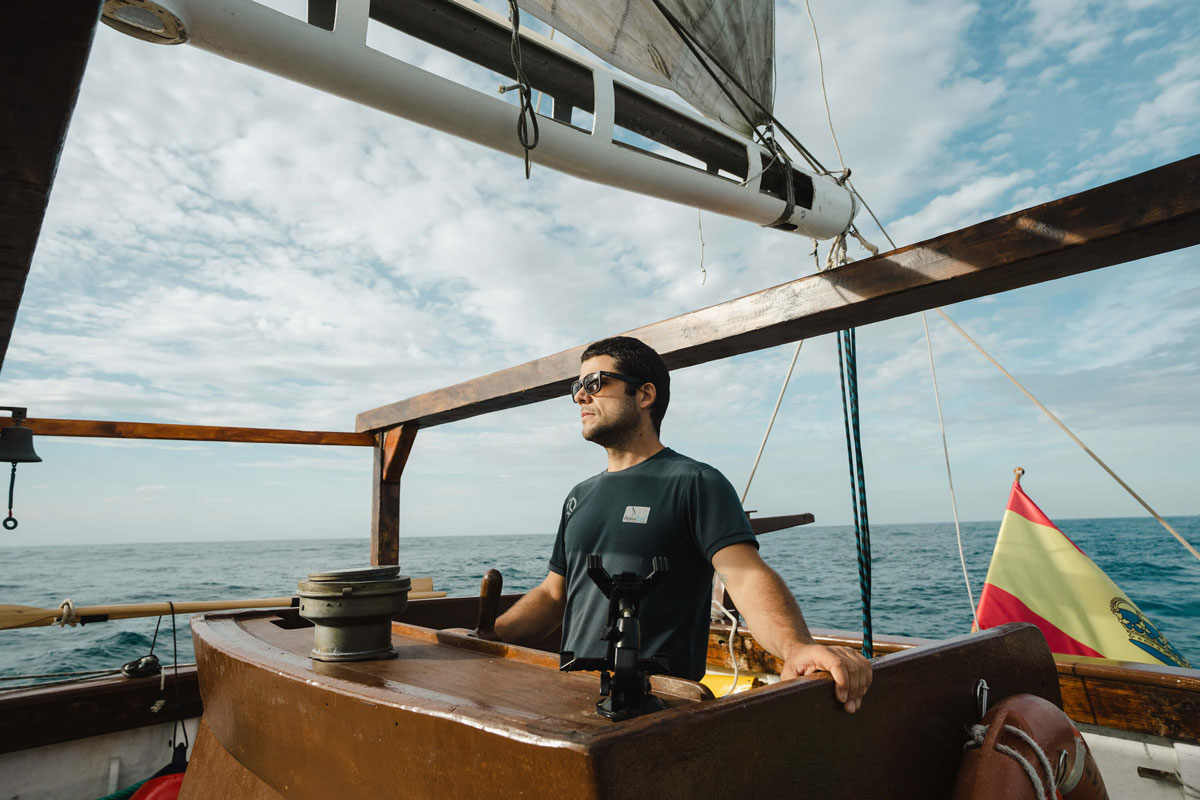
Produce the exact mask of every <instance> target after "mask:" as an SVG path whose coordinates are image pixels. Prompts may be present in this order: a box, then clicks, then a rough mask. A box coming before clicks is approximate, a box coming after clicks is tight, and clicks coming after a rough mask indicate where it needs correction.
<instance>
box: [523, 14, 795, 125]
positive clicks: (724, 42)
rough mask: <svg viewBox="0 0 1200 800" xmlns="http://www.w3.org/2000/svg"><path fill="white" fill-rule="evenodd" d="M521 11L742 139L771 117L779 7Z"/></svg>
mask: <svg viewBox="0 0 1200 800" xmlns="http://www.w3.org/2000/svg"><path fill="white" fill-rule="evenodd" d="M518 5H519V6H520V7H521V8H522V9H524V10H526V11H528V12H529V13H530V14H533V15H534V16H536V17H537V18H539V19H541V20H542V21H543V22H545V23H546V24H547V25H550V26H551V27H553V28H555V29H557V30H559V31H561V32H562V33H564V34H566V35H567V36H570V37H571V38H572V39H574V40H575V41H577V42H579V43H580V44H582V45H583V46H585V47H587V48H588V49H589V50H591V51H592V52H593V53H595V54H596V55H597V56H599V57H600V58H603V59H604V60H605V61H607V62H608V63H610V64H612V65H613V66H615V67H617V68H618V69H621V70H624V71H625V72H627V73H629V74H630V75H633V76H635V77H637V78H641V79H642V80H644V81H647V82H648V83H653V84H655V85H658V86H663V87H665V88H668V89H672V90H674V91H675V92H676V93H677V94H678V95H679V96H680V97H682V98H683V99H684V100H687V101H688V102H689V103H691V104H692V105H693V106H695V107H696V108H698V109H699V110H700V111H702V112H703V113H704V114H706V115H708V116H709V117H712V118H714V119H719V120H721V121H722V122H724V123H725V124H726V125H729V126H730V127H732V128H735V129H737V130H739V131H741V132H742V133H744V134H749V133H750V130H751V128H752V127H753V126H756V125H760V124H763V123H765V122H767V120H768V118H769V116H770V114H771V113H772V109H773V105H774V102H773V96H774V57H775V4H774V3H771V2H764V0H518ZM685 35H686V36H687V37H688V38H690V40H691V46H689V43H688V42H687V41H685V38H684V36H685Z"/></svg>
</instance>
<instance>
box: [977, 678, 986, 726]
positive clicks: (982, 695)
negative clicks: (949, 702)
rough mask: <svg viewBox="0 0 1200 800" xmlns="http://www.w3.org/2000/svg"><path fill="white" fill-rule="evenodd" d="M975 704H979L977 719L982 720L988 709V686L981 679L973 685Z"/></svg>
mask: <svg viewBox="0 0 1200 800" xmlns="http://www.w3.org/2000/svg"><path fill="white" fill-rule="evenodd" d="M975 702H976V703H978V704H979V718H980V719H983V715H984V714H986V713H987V709H988V685H987V681H985V680H984V679H983V678H980V679H979V683H977V684H975Z"/></svg>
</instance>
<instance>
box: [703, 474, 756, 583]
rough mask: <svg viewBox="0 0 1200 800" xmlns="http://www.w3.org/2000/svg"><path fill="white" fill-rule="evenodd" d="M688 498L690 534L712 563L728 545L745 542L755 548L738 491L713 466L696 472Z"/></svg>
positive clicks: (752, 533) (752, 534)
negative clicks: (715, 556)
mask: <svg viewBox="0 0 1200 800" xmlns="http://www.w3.org/2000/svg"><path fill="white" fill-rule="evenodd" d="M689 501H690V505H691V511H692V534H693V536H694V537H695V539H696V547H697V548H698V549H699V550H700V552H701V553H703V554H704V558H705V559H707V560H708V561H710V562H711V561H712V557H713V556H714V555H716V554H717V552H718V551H719V550H721V548H723V547H728V546H729V545H731V544H740V543H742V542H748V543H749V544H752V545H754V547H755V548H756V549H757V548H758V539H757V538H755V536H754V531H753V530H751V528H750V520H749V519H747V517H746V512H745V511H744V510H743V509H742V503H741V501H740V500H739V499H738V496H737V491H736V490H735V489H734V488H733V484H731V483H730V482H729V481H728V479H726V477H725V476H724V475H722V474H721V473H720V472H718V471H717V470H715V469H713V468H712V467H706V468H705V469H702V470H700V471H699V472H697V473H696V477H695V479H694V480H693V481H692V488H691V492H690V497H689Z"/></svg>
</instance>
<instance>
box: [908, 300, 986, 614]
mask: <svg viewBox="0 0 1200 800" xmlns="http://www.w3.org/2000/svg"><path fill="white" fill-rule="evenodd" d="M921 325H922V326H924V328H925V346H926V347H927V348H928V349H929V374H930V376H931V377H932V378H933V399H934V402H935V403H936V404H937V415H938V428H940V429H941V431H942V453H943V454H944V455H945V456H946V481H947V482H948V483H949V484H950V509H951V510H952V511H953V512H954V533H955V537H956V538H957V539H958V560H959V562H960V563H961V564H962V571H963V583H965V584H966V585H967V602H969V603H970V604H971V619H972V621H974V623H975V628H974V630H980V627H979V615H978V614H977V613H976V611H975V595H974V593H972V591H971V576H970V573H968V572H967V556H966V554H965V553H963V543H962V533H961V530H962V529H961V527H960V525H959V522H958V498H957V496H956V495H955V494H954V475H953V474H952V473H951V471H950V445H949V444H947V443H946V422H945V420H944V419H943V418H942V394H941V392H940V391H939V390H938V382H937V367H935V366H934V364H933V338H932V337H931V336H930V335H929V320H928V318H927V317H926V316H925V312H924V311H922V312H921Z"/></svg>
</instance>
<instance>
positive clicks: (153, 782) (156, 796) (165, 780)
mask: <svg viewBox="0 0 1200 800" xmlns="http://www.w3.org/2000/svg"><path fill="white" fill-rule="evenodd" d="M182 785H183V773H182V772H176V773H174V774H172V775H163V776H162V777H161V778H151V779H150V780H148V781H146V782H145V783H143V784H142V785H141V786H139V787H138V790H137V791H136V792H134V793H133V797H131V798H129V800H175V798H177V797H179V788H180V787H181V786H182Z"/></svg>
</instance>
